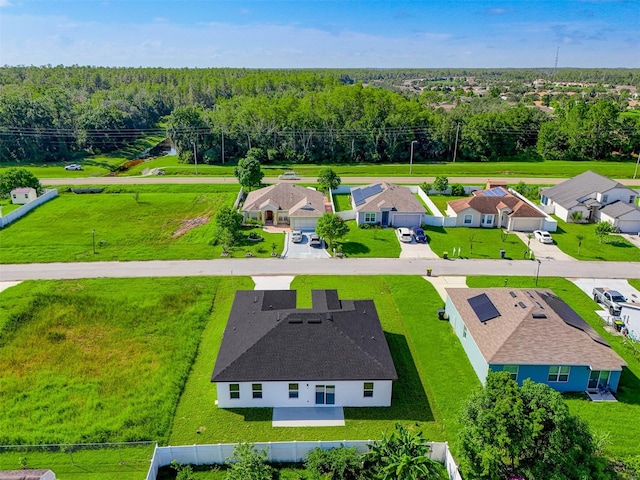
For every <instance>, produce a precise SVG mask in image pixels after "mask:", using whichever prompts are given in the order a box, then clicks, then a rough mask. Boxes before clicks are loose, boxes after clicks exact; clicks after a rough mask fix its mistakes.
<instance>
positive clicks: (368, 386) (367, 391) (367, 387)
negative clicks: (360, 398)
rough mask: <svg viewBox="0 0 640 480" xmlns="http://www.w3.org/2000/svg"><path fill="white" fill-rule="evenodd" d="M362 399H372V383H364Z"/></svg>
mask: <svg viewBox="0 0 640 480" xmlns="http://www.w3.org/2000/svg"><path fill="white" fill-rule="evenodd" d="M364 397H365V398H371V397H373V382H364Z"/></svg>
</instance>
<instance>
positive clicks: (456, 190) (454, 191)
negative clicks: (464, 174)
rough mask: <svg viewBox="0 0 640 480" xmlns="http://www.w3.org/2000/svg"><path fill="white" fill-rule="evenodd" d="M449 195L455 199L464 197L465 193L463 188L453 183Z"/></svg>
mask: <svg viewBox="0 0 640 480" xmlns="http://www.w3.org/2000/svg"><path fill="white" fill-rule="evenodd" d="M451 195H453V196H456V197H463V196H465V195H466V192H465V191H464V187H463V186H462V185H461V184H459V183H454V184H453V185H451Z"/></svg>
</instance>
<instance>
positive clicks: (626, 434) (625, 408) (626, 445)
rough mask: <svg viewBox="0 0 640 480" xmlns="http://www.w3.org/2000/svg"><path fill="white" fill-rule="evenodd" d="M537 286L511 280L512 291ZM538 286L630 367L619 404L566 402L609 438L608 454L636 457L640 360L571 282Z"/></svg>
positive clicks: (494, 281) (489, 281) (493, 281)
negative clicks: (567, 307)
mask: <svg viewBox="0 0 640 480" xmlns="http://www.w3.org/2000/svg"><path fill="white" fill-rule="evenodd" d="M534 283H535V281H534V279H533V278H531V277H509V286H510V287H516V288H532V287H534ZM631 283H632V284H633V285H634V286H636V288H637V287H638V286H640V280H635V281H632V282H631ZM467 284H468V285H469V286H470V287H474V288H483V287H485V288H488V287H502V286H503V285H504V284H503V280H502V279H501V278H500V277H469V278H468V279H467ZM538 286H539V288H550V289H551V290H553V291H554V293H555V294H556V295H558V296H560V297H561V298H562V299H563V300H564V301H565V302H567V303H568V304H569V305H570V306H571V307H572V308H573V309H574V310H575V311H576V312H577V313H578V314H580V316H581V317H582V318H584V319H585V320H586V321H587V322H588V323H589V324H590V325H591V326H592V327H593V328H595V329H596V331H597V332H598V333H599V334H600V335H601V336H602V337H603V338H604V339H605V340H606V341H607V342H609V344H610V345H611V346H612V348H613V349H614V350H615V351H616V352H617V353H618V354H619V355H620V356H621V357H622V358H623V359H624V360H625V361H626V362H627V363H628V365H629V366H628V367H627V368H624V369H623V371H622V377H621V379H620V385H619V388H618V392H617V393H616V398H617V399H618V402H617V403H608V402H591V401H589V400H588V399H587V398H586V396H585V395H584V394H567V395H565V400H566V402H567V403H568V405H569V408H570V409H571V411H572V412H573V413H574V414H576V415H578V416H580V417H581V418H583V419H584V420H585V421H587V422H588V423H589V426H590V427H591V430H592V432H598V433H600V434H605V435H610V440H611V444H610V445H609V446H607V448H606V451H607V453H609V454H610V455H614V456H625V455H637V454H638V445H640V422H637V421H636V419H638V418H640V358H638V357H635V356H634V355H633V353H632V350H631V349H630V347H628V346H627V345H625V344H624V343H623V340H622V337H621V336H619V335H611V334H610V333H609V332H607V331H606V330H604V328H602V321H601V320H600V317H599V316H598V315H597V314H596V313H595V310H596V309H597V308H598V307H597V305H596V303H595V302H594V301H593V299H592V298H591V297H589V296H587V295H585V294H584V292H583V291H582V290H580V289H579V288H578V287H577V286H575V285H574V284H573V283H571V282H570V281H569V280H566V279H564V278H546V277H540V279H539V284H538Z"/></svg>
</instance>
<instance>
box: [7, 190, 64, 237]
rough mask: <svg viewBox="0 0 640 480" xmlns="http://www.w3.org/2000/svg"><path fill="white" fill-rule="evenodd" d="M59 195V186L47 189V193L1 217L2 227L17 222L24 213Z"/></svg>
mask: <svg viewBox="0 0 640 480" xmlns="http://www.w3.org/2000/svg"><path fill="white" fill-rule="evenodd" d="M57 196H58V189H57V188H53V189H51V190H45V193H43V194H42V195H40V196H39V197H38V198H36V199H35V200H33V201H31V202H29V203H26V204H24V205H23V206H21V207H20V208H17V209H16V210H14V211H13V212H11V213H8V214H7V215H6V216H4V217H0V228H2V227H5V226H6V225H9V224H10V223H11V222H15V221H16V220H17V219H19V218H20V217H22V216H23V215H26V214H27V213H29V212H30V211H31V210H33V209H34V208H36V207H37V206H39V205H42V204H43V203H45V202H48V201H49V200H51V199H52V198H55V197H57Z"/></svg>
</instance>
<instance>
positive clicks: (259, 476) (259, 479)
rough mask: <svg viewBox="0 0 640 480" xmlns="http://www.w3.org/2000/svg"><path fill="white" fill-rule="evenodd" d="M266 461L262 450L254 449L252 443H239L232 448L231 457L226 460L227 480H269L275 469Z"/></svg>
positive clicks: (272, 476)
mask: <svg viewBox="0 0 640 480" xmlns="http://www.w3.org/2000/svg"><path fill="white" fill-rule="evenodd" d="M266 462H267V454H266V452H265V451H264V450H259V451H258V450H256V449H254V448H253V444H252V443H239V444H238V445H236V446H235V448H234V449H233V458H231V459H229V460H227V464H229V465H230V468H229V471H228V472H227V480H271V479H272V478H274V476H275V470H274V469H273V467H271V466H269V465H267V463H266Z"/></svg>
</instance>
